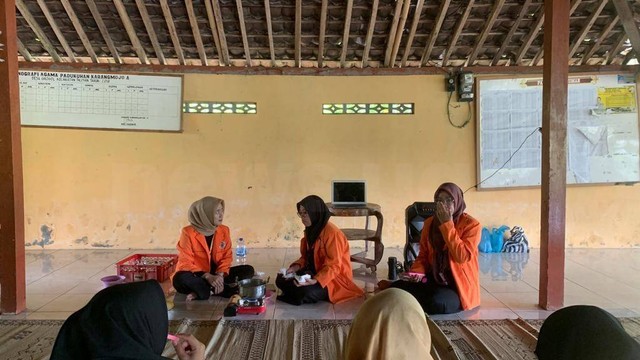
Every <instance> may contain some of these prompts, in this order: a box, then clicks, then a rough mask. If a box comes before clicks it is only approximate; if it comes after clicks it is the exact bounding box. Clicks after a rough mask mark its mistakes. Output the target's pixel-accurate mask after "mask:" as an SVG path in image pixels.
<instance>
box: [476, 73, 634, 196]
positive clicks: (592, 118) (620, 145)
mask: <svg viewBox="0 0 640 360" xmlns="http://www.w3.org/2000/svg"><path fill="white" fill-rule="evenodd" d="M478 86H479V95H480V96H479V100H480V102H479V115H480V118H479V131H478V140H479V141H478V147H479V148H478V154H479V162H478V164H479V167H478V169H479V172H478V181H481V180H485V179H486V180H485V181H484V182H483V184H481V185H480V186H479V187H481V188H498V187H518V186H538V185H540V184H541V180H540V175H541V157H542V134H541V133H540V132H539V131H537V130H536V129H537V128H538V127H540V126H541V125H542V79H534V78H521V79H517V78H516V79H483V80H480V81H479V83H478ZM639 152H640V151H639V141H638V109H637V104H636V84H635V80H634V77H633V76H625V75H597V76H596V75H583V76H577V77H570V78H569V93H568V119H567V183H568V184H596V183H600V184H602V183H618V182H625V183H626V182H637V181H640V157H639ZM492 175H493V176H492Z"/></svg>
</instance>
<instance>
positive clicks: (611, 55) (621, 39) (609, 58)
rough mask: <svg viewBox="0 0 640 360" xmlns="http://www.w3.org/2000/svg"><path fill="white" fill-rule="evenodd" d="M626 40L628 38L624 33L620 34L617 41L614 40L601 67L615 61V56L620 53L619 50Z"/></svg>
mask: <svg viewBox="0 0 640 360" xmlns="http://www.w3.org/2000/svg"><path fill="white" fill-rule="evenodd" d="M628 38H629V37H628V36H627V34H626V33H622V34H620V35H619V36H618V39H617V40H616V42H615V44H614V46H613V47H612V48H611V50H609V55H607V58H606V59H605V60H604V62H603V63H602V65H607V64H611V63H612V62H613V59H615V58H616V56H618V52H619V51H620V48H621V47H622V45H623V44H624V43H625V41H627V39H628Z"/></svg>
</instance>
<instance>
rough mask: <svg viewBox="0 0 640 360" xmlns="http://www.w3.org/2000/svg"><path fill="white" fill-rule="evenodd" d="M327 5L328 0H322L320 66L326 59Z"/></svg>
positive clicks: (319, 42)
mask: <svg viewBox="0 0 640 360" xmlns="http://www.w3.org/2000/svg"><path fill="white" fill-rule="evenodd" d="M376 1H377V0H376ZM327 5H328V0H322V7H321V9H320V38H319V39H318V68H322V66H323V64H322V62H323V61H324V41H325V40H324V39H325V32H326V31H327Z"/></svg>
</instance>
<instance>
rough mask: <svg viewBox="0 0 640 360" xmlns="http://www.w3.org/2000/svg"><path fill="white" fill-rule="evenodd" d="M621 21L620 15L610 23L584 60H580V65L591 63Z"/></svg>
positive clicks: (586, 53)
mask: <svg viewBox="0 0 640 360" xmlns="http://www.w3.org/2000/svg"><path fill="white" fill-rule="evenodd" d="M619 19H620V17H619V16H618V15H616V17H615V18H613V20H612V21H611V22H609V24H608V25H607V27H606V28H605V29H604V30H603V31H602V33H601V34H600V35H599V36H598V40H597V41H596V42H595V43H594V44H593V45H592V46H591V48H589V50H588V51H586V52H585V54H584V55H583V56H582V59H580V65H584V64H586V63H587V61H589V59H591V57H592V56H593V54H595V53H596V51H597V50H598V49H599V48H600V45H602V42H603V41H604V40H605V39H606V38H607V36H609V33H610V32H611V30H613V28H614V27H615V26H616V25H617V24H618V20H619Z"/></svg>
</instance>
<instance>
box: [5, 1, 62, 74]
mask: <svg viewBox="0 0 640 360" xmlns="http://www.w3.org/2000/svg"><path fill="white" fill-rule="evenodd" d="M15 1H16V7H17V8H18V10H19V11H20V13H21V14H22V17H24V19H25V20H26V21H27V23H28V24H29V26H30V27H31V30H33V32H34V33H35V34H36V36H37V37H38V39H40V43H42V47H44V49H45V50H47V52H48V53H49V54H50V55H51V57H52V58H53V60H54V61H57V62H61V61H62V58H60V55H58V51H57V50H56V48H55V47H54V46H53V44H52V43H51V40H49V38H48V37H47V35H46V33H45V32H44V30H42V28H41V27H40V25H39V24H38V22H37V21H36V19H35V18H34V17H33V15H32V14H31V11H29V8H28V7H27V6H26V5H25V4H24V3H23V2H22V0H15Z"/></svg>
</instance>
